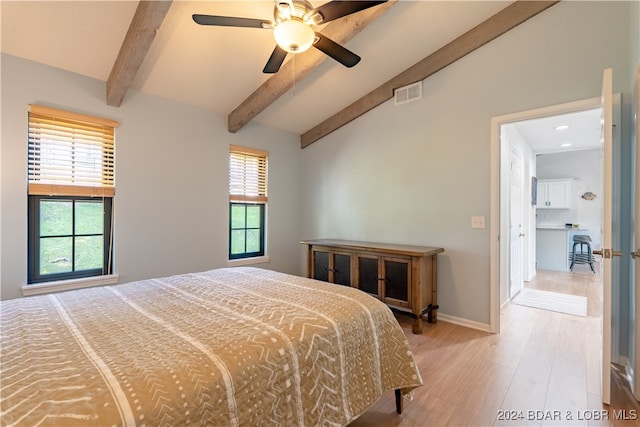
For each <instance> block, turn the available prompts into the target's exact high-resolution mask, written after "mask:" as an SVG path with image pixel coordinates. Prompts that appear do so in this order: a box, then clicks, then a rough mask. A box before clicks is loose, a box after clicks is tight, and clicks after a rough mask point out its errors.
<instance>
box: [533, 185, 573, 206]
mask: <svg viewBox="0 0 640 427" xmlns="http://www.w3.org/2000/svg"><path fill="white" fill-rule="evenodd" d="M536 207H537V208H538V209H571V179H541V180H539V181H538V193H537V204H536Z"/></svg>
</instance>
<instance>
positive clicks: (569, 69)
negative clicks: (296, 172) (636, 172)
mask: <svg viewBox="0 0 640 427" xmlns="http://www.w3.org/2000/svg"><path fill="white" fill-rule="evenodd" d="M633 7H635V6H634V5H633V4H632V3H630V2H561V3H559V4H557V5H555V6H553V7H552V8H550V9H548V10H547V11H545V12H543V13H542V14H540V15H538V16H536V17H535V18H533V19H531V20H529V21H527V22H525V23H524V24H522V25H520V26H519V27H517V28H515V29H514V30H512V31H510V32H509V33H507V34H506V35H503V36H501V37H499V38H498V39H496V40H494V41H492V42H491V43H489V44H487V45H485V46H483V47H482V48H480V49H479V50H477V51H475V52H473V53H472V54H470V55H468V56H466V57H465V58H463V59H461V60H459V61H458V62H456V63H454V64H452V65H450V66H449V67H447V68H445V69H444V70H442V71H440V72H438V73H437V74H435V75H433V76H431V77H429V78H428V79H426V80H425V81H424V86H423V93H424V98H423V99H422V100H420V101H417V102H413V103H410V104H405V105H401V106H398V107H396V106H394V103H393V101H388V102H386V103H385V104H383V105H381V106H380V107H378V108H376V109H374V110H372V111H370V112H369V113H367V114H366V115H364V116H362V117H360V118H358V119H356V120H354V121H353V122H351V123H350V124H348V125H347V126H345V127H343V128H341V129H339V130H338V131H336V132H334V133H332V134H331V135H329V136H327V137H325V138H324V139H323V140H322V141H320V142H317V143H315V144H313V145H311V146H310V147H308V148H306V149H304V150H303V164H304V170H305V171H306V174H305V181H304V191H303V204H302V206H303V209H304V210H303V218H304V220H303V221H304V222H303V237H304V238H320V237H335V238H349V239H359V240H370V241H384V242H397V243H406V244H420V245H431V246H442V247H443V248H445V253H443V254H441V255H439V266H438V268H439V269H438V281H439V283H438V288H439V289H438V291H439V293H438V302H439V305H440V312H441V313H442V314H444V315H448V316H450V317H452V318H458V319H464V320H466V321H471V322H476V323H477V324H480V325H488V323H489V289H490V286H489V268H490V259H489V251H490V242H489V230H488V229H484V230H478V229H471V227H470V219H471V216H474V215H484V216H486V217H487V224H488V223H489V221H488V220H489V218H488V216H489V210H490V204H489V202H490V201H489V193H490V173H491V171H490V153H489V150H490V120H491V117H494V116H499V115H504V114H509V113H514V112H519V111H525V110H530V109H534V108H539V107H544V106H549V105H555V104H561V103H565V102H571V101H577V100H582V99H587V98H592V97H597V96H600V91H601V84H602V72H603V70H604V69H605V68H609V67H612V68H613V69H614V92H622V93H623V94H626V95H628V94H630V84H629V83H630V81H631V78H630V75H629V73H630V69H631V66H630V60H629V52H630V51H631V45H630V43H631V41H630V40H631V38H632V36H633V35H632V32H631V30H630V25H629V24H630V23H631V20H630V19H629V14H630V10H631V9H632V8H633ZM636 36H637V35H636ZM427 53H428V52H425V56H426V54H427ZM623 107H625V108H628V106H623ZM623 125H624V124H623ZM626 126H629V123H626ZM628 134H629V132H627V135H628Z"/></svg>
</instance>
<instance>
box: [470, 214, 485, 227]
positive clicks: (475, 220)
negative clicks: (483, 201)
mask: <svg viewBox="0 0 640 427" xmlns="http://www.w3.org/2000/svg"><path fill="white" fill-rule="evenodd" d="M471 228H484V217H483V216H472V217H471Z"/></svg>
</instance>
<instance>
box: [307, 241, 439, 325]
mask: <svg viewBox="0 0 640 427" xmlns="http://www.w3.org/2000/svg"><path fill="white" fill-rule="evenodd" d="M300 243H302V244H305V245H307V246H308V254H307V276H308V277H310V278H312V279H317V280H323V281H326V282H331V283H336V284H339V285H345V286H352V287H354V288H358V289H360V290H362V291H364V292H367V293H369V294H371V295H373V296H375V297H376V298H378V299H380V300H381V301H383V302H384V303H386V304H387V305H388V306H390V307H391V308H394V309H397V310H400V311H403V312H406V313H408V314H409V315H411V317H413V324H412V331H413V333H414V334H421V333H422V316H423V315H424V314H425V313H427V321H428V322H429V323H436V321H437V320H438V317H437V310H438V304H437V301H438V299H437V294H438V286H437V276H438V274H437V272H438V270H437V264H438V259H437V254H438V253H440V252H444V249H443V248H432V247H427V246H412V245H394V244H387V243H371V242H357V241H351V240H336V239H318V240H303V241H302V242H300Z"/></svg>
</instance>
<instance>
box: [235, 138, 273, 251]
mask: <svg viewBox="0 0 640 427" xmlns="http://www.w3.org/2000/svg"><path fill="white" fill-rule="evenodd" d="M268 154H269V153H267V152H265V151H261V150H255V149H252V148H245V147H240V146H237V145H232V146H231V148H230V153H229V259H240V258H251V257H258V256H263V255H265V228H266V227H265V211H266V205H267V158H268Z"/></svg>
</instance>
